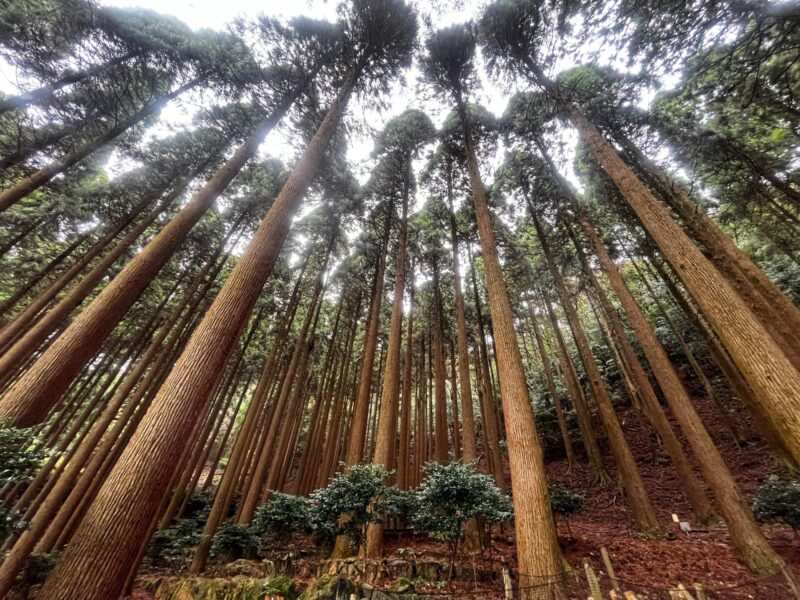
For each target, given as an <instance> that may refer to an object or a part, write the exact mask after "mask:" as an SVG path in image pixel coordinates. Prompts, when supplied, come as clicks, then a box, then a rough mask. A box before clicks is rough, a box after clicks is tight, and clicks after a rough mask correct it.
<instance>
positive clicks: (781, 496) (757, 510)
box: [753, 475, 800, 529]
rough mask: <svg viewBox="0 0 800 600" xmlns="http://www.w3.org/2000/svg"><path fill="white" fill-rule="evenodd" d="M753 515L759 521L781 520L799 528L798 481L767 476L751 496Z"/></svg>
mask: <svg viewBox="0 0 800 600" xmlns="http://www.w3.org/2000/svg"><path fill="white" fill-rule="evenodd" d="M753 515H755V517H756V519H758V520H759V521H761V522H765V521H783V522H784V523H786V524H787V525H789V526H790V527H791V528H792V529H800V481H786V480H782V479H780V478H779V477H778V476H777V475H770V476H769V477H767V479H766V481H765V482H764V484H763V485H762V486H761V487H760V488H759V489H758V492H756V494H755V496H754V497H753Z"/></svg>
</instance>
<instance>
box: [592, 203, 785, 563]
mask: <svg viewBox="0 0 800 600" xmlns="http://www.w3.org/2000/svg"><path fill="white" fill-rule="evenodd" d="M576 208H577V216H578V223H579V225H580V226H581V228H582V229H583V232H584V234H585V235H586V238H587V240H588V241H589V244H590V246H591V248H592V250H593V252H594V254H595V256H596V257H597V259H598V262H599V263H600V267H601V268H602V270H603V272H604V273H605V274H606V277H607V278H608V281H609V283H610V284H611V287H612V289H613V290H614V293H615V294H616V296H617V298H618V299H619V301H620V304H621V305H622V308H623V310H624V311H625V314H626V316H627V317H628V322H629V323H630V325H631V328H632V329H633V331H634V333H635V334H636V338H637V339H638V340H639V344H640V345H641V348H642V351H643V352H644V354H645V357H646V358H647V362H649V363H650V368H651V369H652V371H653V375H654V376H655V378H656V381H658V385H659V386H660V387H661V390H662V391H663V392H664V398H666V400H667V403H668V404H669V407H670V409H671V410H672V414H673V415H674V416H675V419H676V420H677V421H678V425H679V426H680V428H681V431H683V434H684V436H685V437H686V439H687V441H688V442H689V445H690V446H691V448H692V451H693V453H694V456H695V458H696V459H697V461H698V463H700V467H701V468H702V470H703V475H704V476H705V480H706V482H707V483H708V485H709V487H710V488H711V491H712V492H713V494H714V499H715V500H716V503H717V507H718V508H719V511H720V514H721V516H722V518H723V519H724V520H725V523H726V524H727V526H728V532H729V533H730V535H731V538H732V539H733V544H734V548H735V549H736V552H737V554H738V555H739V556H740V557H741V558H742V559H743V560H744V561H745V563H746V564H747V565H748V566H749V567H750V568H751V569H754V570H756V571H759V572H775V570H776V569H777V568H778V567H779V566H780V564H781V559H780V558H779V557H778V555H777V554H775V552H774V551H773V550H772V548H771V547H770V546H769V543H768V542H767V540H766V538H765V537H764V534H763V533H762V532H761V530H760V529H759V527H758V525H757V524H756V522H755V520H754V519H753V515H752V513H751V512H750V508H749V506H748V505H747V501H746V499H745V498H744V496H743V495H742V493H741V492H740V491H739V488H738V486H737V484H736V481H735V480H734V479H733V476H732V475H731V472H730V471H729V470H728V467H727V465H726V464H725V461H724V460H723V459H722V455H721V454H720V452H719V450H718V449H717V446H716V444H714V442H713V440H712V439H711V436H709V434H708V431H707V430H706V428H705V426H704V425H703V422H702V420H701V419H700V415H698V414H697V410H696V409H695V407H694V404H693V403H692V400H691V398H690V397H689V395H688V394H687V392H686V390H685V388H684V387H683V384H682V383H681V380H680V377H679V376H678V373H677V372H676V371H675V368H674V367H673V365H672V363H671V362H670V360H669V357H668V356H667V352H666V351H665V350H664V348H663V346H662V345H661V343H660V342H659V341H658V338H657V337H656V335H655V332H654V331H653V330H652V328H651V327H650V325H649V324H648V322H647V319H646V318H645V316H644V313H643V312H642V310H641V308H640V307H639V305H638V304H637V302H636V300H635V299H634V297H633V295H632V294H631V292H630V290H629V289H628V287H627V285H626V284H625V282H624V280H623V279H622V275H621V274H620V272H619V269H618V268H617V266H616V265H615V264H614V262H613V261H612V260H611V257H610V256H609V255H608V252H607V251H606V248H605V246H604V245H603V242H602V241H601V239H600V237H599V236H598V235H597V233H596V232H595V230H594V227H593V225H592V223H591V221H590V220H589V217H588V215H587V214H586V212H585V211H584V210H583V209H582V208H580V207H577V205H576Z"/></svg>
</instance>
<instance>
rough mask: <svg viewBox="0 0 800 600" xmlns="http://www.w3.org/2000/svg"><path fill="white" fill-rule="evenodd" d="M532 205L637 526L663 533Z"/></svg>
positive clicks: (647, 531)
mask: <svg viewBox="0 0 800 600" xmlns="http://www.w3.org/2000/svg"><path fill="white" fill-rule="evenodd" d="M528 207H529V209H530V215H531V219H532V220H533V224H534V226H535V227H536V233H537V234H538V236H539V243H540V245H541V247H542V252H543V254H544V256H545V260H546V262H547V266H548V269H549V270H550V275H551V276H552V278H553V283H554V284H555V288H556V292H557V294H558V297H559V299H560V300H561V306H562V307H563V309H564V314H565V315H566V317H567V322H568V323H569V327H570V330H571V331H572V337H573V339H574V340H575V346H576V347H577V349H578V354H579V355H580V357H581V362H582V363H583V368H584V371H585V372H586V376H587V378H588V379H589V386H590V388H591V390H592V395H593V396H594V399H595V402H596V403H597V409H598V413H599V414H600V419H601V420H602V422H603V426H604V427H605V430H606V433H607V434H608V442H609V445H610V446H611V452H612V453H613V454H614V460H615V461H616V463H617V471H618V476H619V478H620V479H621V484H622V487H623V489H624V490H625V495H626V496H627V498H628V504H629V506H630V508H631V512H632V513H633V519H634V523H635V526H636V529H637V530H638V531H639V532H640V533H642V534H644V535H647V536H659V535H661V527H660V526H659V524H658V519H657V518H656V513H655V510H654V509H653V506H652V504H651V503H650V497H649V496H648V494H647V490H646V489H645V487H644V481H643V480H642V477H641V475H640V473H639V469H638V467H637V466H636V459H635V458H634V457H633V454H632V453H631V449H630V447H629V446H628V442H627V441H626V440H625V434H624V433H623V431H622V426H621V425H620V423H619V419H617V415H616V412H615V411H614V405H613V404H612V402H611V396H610V395H609V393H608V389H607V388H606V385H605V382H604V381H603V378H602V375H600V370H599V369H598V367H597V362H596V361H595V359H594V356H593V355H592V351H591V348H590V346H589V340H588V339H587V338H586V334H585V333H584V331H583V326H582V325H581V322H580V319H579V318H578V313H577V312H576V310H575V308H574V306H573V305H572V301H571V299H570V297H569V293H568V292H567V289H566V286H565V285H564V281H563V279H562V278H561V274H560V273H559V272H558V268H557V267H556V264H555V261H554V260H553V255H552V252H551V251H550V244H549V243H548V241H547V237H546V236H545V233H544V230H543V228H542V225H541V223H540V222H539V217H538V216H537V215H536V211H535V209H534V206H533V204H532V203H531V201H530V199H528Z"/></svg>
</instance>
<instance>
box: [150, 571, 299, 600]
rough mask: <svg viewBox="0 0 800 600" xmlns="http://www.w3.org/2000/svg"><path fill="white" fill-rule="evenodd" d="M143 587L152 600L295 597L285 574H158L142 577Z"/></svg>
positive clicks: (230, 599)
mask: <svg viewBox="0 0 800 600" xmlns="http://www.w3.org/2000/svg"><path fill="white" fill-rule="evenodd" d="M143 587H144V589H145V590H146V591H147V592H149V593H150V594H152V595H153V596H154V597H155V598H156V600H262V599H263V598H264V597H265V596H269V595H276V596H283V597H284V598H285V599H286V600H294V599H295V598H297V592H296V591H295V588H294V582H293V581H292V580H291V579H289V578H287V577H268V578H265V579H261V578H254V577H245V576H242V575H237V576H235V577H231V578H225V579H223V578H207V577H159V578H156V579H151V580H149V581H144V582H143Z"/></svg>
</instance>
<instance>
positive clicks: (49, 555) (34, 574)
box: [22, 552, 59, 586]
mask: <svg viewBox="0 0 800 600" xmlns="http://www.w3.org/2000/svg"><path fill="white" fill-rule="evenodd" d="M58 554H59V553H58V552H45V553H41V554H40V553H34V554H31V555H30V556H28V559H27V561H26V562H25V570H24V571H23V573H22V582H23V585H26V586H32V585H38V584H40V583H44V580H45V579H47V576H48V575H49V574H50V571H52V570H53V567H55V566H56V562H57V561H58Z"/></svg>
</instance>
